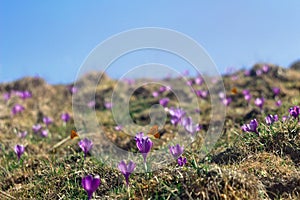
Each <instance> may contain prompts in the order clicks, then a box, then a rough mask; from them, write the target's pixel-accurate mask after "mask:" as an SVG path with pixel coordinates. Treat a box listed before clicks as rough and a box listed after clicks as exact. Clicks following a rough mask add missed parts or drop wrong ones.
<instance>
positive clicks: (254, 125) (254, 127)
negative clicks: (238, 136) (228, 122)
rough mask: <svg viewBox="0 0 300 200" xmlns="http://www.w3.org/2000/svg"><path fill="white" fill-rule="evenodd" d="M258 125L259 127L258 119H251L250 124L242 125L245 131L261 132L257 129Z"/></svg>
mask: <svg viewBox="0 0 300 200" xmlns="http://www.w3.org/2000/svg"><path fill="white" fill-rule="evenodd" d="M257 127H258V122H257V120H256V119H253V120H251V121H250V123H249V124H244V125H243V126H242V130H243V131H245V132H253V133H256V134H259V133H258V131H257Z"/></svg>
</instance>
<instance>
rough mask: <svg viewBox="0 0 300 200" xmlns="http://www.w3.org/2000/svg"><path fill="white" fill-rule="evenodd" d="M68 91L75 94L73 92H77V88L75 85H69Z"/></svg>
mask: <svg viewBox="0 0 300 200" xmlns="http://www.w3.org/2000/svg"><path fill="white" fill-rule="evenodd" d="M70 92H71V94H75V93H77V92H78V88H77V87H75V86H71V87H70Z"/></svg>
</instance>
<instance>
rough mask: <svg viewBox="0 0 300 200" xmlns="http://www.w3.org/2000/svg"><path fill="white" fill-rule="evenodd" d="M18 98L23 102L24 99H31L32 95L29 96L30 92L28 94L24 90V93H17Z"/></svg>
mask: <svg viewBox="0 0 300 200" xmlns="http://www.w3.org/2000/svg"><path fill="white" fill-rule="evenodd" d="M19 97H20V98H21V99H23V100H25V99H28V98H31V97H32V95H31V92H29V91H28V90H25V91H21V92H20V93H19Z"/></svg>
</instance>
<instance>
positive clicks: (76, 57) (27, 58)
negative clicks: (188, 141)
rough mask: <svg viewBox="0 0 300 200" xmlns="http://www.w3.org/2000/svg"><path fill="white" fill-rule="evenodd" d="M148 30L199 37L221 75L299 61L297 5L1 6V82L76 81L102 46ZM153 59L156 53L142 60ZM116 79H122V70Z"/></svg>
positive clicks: (9, 1)
mask: <svg viewBox="0 0 300 200" xmlns="http://www.w3.org/2000/svg"><path fill="white" fill-rule="evenodd" d="M149 26H151V27H163V28H169V29H174V30H177V31H179V32H182V33H184V34H187V35H189V36H190V37H192V38H194V39H195V40H196V41H197V42H198V43H199V44H201V45H202V46H203V47H204V48H205V49H206V51H207V52H208V53H209V55H210V56H211V57H212V59H213V60H214V61H215V63H216V65H217V66H218V69H219V70H220V71H221V72H223V71H224V69H225V68H226V67H230V66H233V67H236V68H240V67H244V66H246V67H249V66H251V65H252V64H253V63H255V62H271V63H275V64H279V65H281V66H289V65H290V64H291V63H292V62H294V61H295V60H298V59H300V1H298V0H289V1H271V0H265V1H261V0H252V1H247V2H246V1H238V0H236V1H174V0H172V1H171V0H169V1H158V0H157V1H121V0H119V1H108V0H107V1H76V0H69V1H67V0H64V1H14V0H6V1H2V0H1V1H0V82H4V81H12V80H15V79H17V78H20V77H23V76H27V75H29V76H34V75H39V76H41V77H44V78H45V79H46V80H47V81H48V82H50V83H69V82H72V81H73V80H74V79H75V76H76V73H77V70H78V69H79V67H80V65H81V64H82V62H83V61H84V59H85V58H86V57H87V55H88V54H89V52H90V51H91V50H92V49H93V48H94V47H95V46H96V45H97V44H99V43H100V42H102V41H103V40H105V39H107V38H108V37H110V36H112V35H114V34H117V33H119V32H121V31H125V30H128V29H132V28H139V27H149ZM151 58H153V54H152V55H149V58H147V59H145V58H142V60H141V61H144V62H148V61H151ZM136 59H141V58H140V57H139V58H136ZM127 60H128V59H127ZM128 62H130V61H128ZM181 67H182V68H179V70H181V71H183V70H184V66H181ZM110 73H111V76H113V77H117V76H118V75H120V74H118V70H117V68H116V70H115V71H114V70H111V71H110Z"/></svg>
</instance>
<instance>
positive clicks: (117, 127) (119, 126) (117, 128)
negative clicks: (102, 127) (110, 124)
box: [115, 125, 123, 131]
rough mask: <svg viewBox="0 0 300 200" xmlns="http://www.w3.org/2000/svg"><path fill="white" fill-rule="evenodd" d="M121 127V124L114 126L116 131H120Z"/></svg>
mask: <svg viewBox="0 0 300 200" xmlns="http://www.w3.org/2000/svg"><path fill="white" fill-rule="evenodd" d="M122 129H123V126H121V125H118V126H115V130H116V131H121V130H122Z"/></svg>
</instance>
